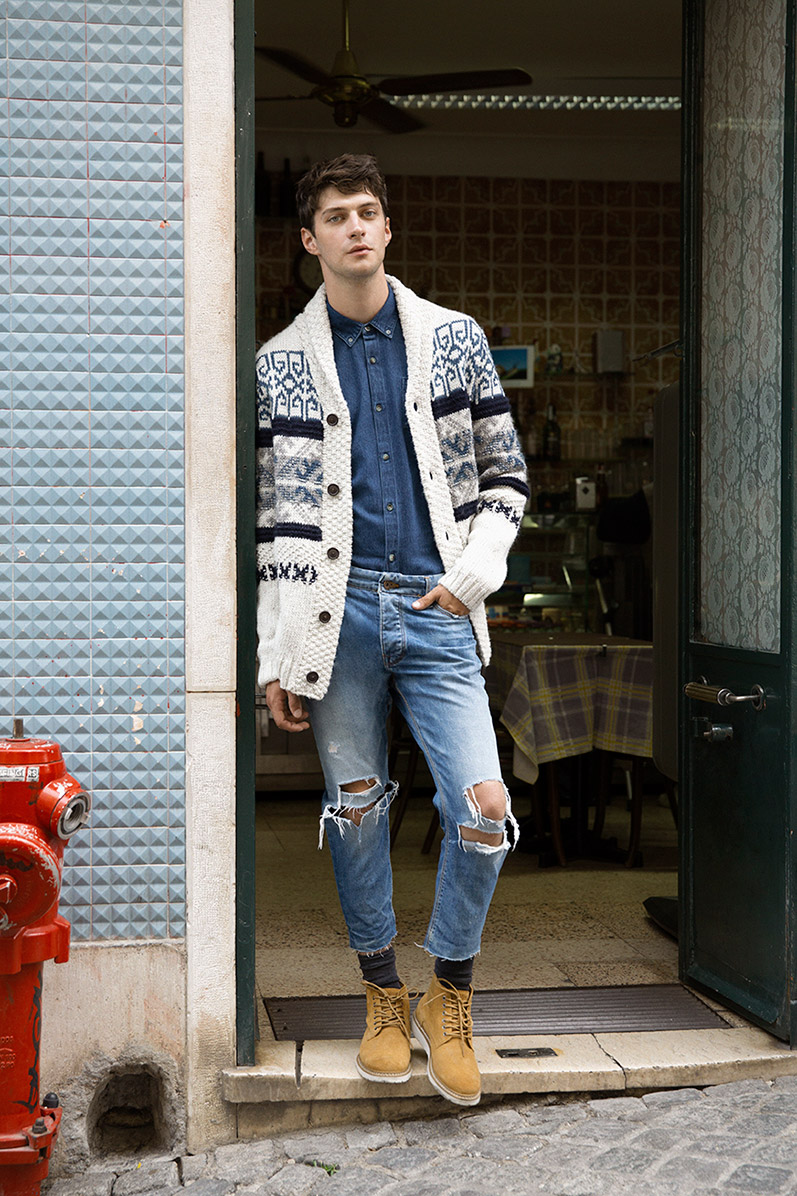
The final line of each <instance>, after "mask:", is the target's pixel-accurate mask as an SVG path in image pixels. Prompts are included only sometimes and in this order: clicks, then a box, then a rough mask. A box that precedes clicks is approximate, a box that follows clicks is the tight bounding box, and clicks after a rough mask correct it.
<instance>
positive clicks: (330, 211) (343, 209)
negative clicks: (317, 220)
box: [319, 199, 379, 216]
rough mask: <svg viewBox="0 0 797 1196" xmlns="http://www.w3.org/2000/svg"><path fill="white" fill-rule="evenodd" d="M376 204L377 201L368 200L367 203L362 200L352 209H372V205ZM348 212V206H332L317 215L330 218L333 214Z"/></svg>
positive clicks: (349, 209)
mask: <svg viewBox="0 0 797 1196" xmlns="http://www.w3.org/2000/svg"><path fill="white" fill-rule="evenodd" d="M378 203H379V200H378V199H369V200H367V201H366V200H364V201H363V203H359V204H355V205H354V207H355V208H372V207H374V205H376V204H378ZM349 211H351V208H350V207H349V205H348V204H333V205H332V206H331V207H329V208H322V209H321V211H320V213H319V215H321V216H330V215H334V213H335V212H349Z"/></svg>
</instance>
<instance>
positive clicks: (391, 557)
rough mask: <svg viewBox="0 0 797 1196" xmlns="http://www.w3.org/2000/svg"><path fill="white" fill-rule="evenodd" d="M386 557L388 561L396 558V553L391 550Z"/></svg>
mask: <svg viewBox="0 0 797 1196" xmlns="http://www.w3.org/2000/svg"><path fill="white" fill-rule="evenodd" d="M387 559H388V560H389V561H395V559H396V554H395V552H391V553H390V555H389V556H388V558H387Z"/></svg>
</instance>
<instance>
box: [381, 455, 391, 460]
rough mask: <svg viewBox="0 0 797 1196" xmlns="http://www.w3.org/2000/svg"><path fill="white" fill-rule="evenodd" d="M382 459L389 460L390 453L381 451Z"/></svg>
mask: <svg viewBox="0 0 797 1196" xmlns="http://www.w3.org/2000/svg"><path fill="white" fill-rule="evenodd" d="M382 460H383V461H389V460H390V453H382Z"/></svg>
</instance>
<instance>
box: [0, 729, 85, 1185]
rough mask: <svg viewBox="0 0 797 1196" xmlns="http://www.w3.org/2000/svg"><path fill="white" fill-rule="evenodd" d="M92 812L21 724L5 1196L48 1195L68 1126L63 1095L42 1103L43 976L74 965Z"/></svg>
mask: <svg viewBox="0 0 797 1196" xmlns="http://www.w3.org/2000/svg"><path fill="white" fill-rule="evenodd" d="M90 807H91V801H90V799H89V797H88V794H86V793H85V792H84V791H83V789H82V788H81V786H80V785H79V784H78V782H77V781H76V780H75V779H74V778H73V777H71V776H69V774H68V773H67V771H66V768H65V766H64V761H63V759H62V757H61V749H60V748H59V746H58V744H57V743H52V742H51V741H50V740H48V739H26V738H25V737H24V734H23V729H22V720H21V719H15V720H14V734H13V737H12V738H11V739H0V1196H39V1191H40V1186H41V1181H42V1180H43V1179H44V1178H45V1176H46V1175H47V1170H48V1168H49V1165H50V1163H49V1161H50V1155H51V1154H52V1149H53V1143H54V1142H55V1137H56V1134H57V1133H58V1126H59V1124H60V1121H61V1109H60V1107H59V1102H58V1097H57V1096H55V1095H54V1094H53V1093H47V1095H46V1096H45V1097H44V1098H43V1099H40V1098H39V1047H40V1044H41V1029H42V972H43V963H44V960H46V959H54V960H55V962H56V963H65V962H66V960H67V959H68V958H69V923H68V922H67V921H66V919H65V918H62V917H61V916H60V914H59V913H58V897H59V894H60V891H61V871H62V868H63V858H64V844H65V843H66V841H67V839H69V837H70V836H71V835H72V834H74V832H75V831H76V830H78V829H79V828H80V827H81V826H83V824H84V823H85V821H86V819H87V817H88V812H89V809H90Z"/></svg>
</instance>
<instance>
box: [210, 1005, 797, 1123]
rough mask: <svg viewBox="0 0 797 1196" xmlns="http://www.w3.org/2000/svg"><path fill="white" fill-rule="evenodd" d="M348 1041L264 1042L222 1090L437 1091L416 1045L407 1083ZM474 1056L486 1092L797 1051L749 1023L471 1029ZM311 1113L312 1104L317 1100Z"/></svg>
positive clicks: (680, 1076)
mask: <svg viewBox="0 0 797 1196" xmlns="http://www.w3.org/2000/svg"><path fill="white" fill-rule="evenodd" d="M358 1045H359V1044H358V1043H357V1042H355V1041H352V1040H345V1041H319V1042H306V1043H305V1044H304V1048H303V1050H302V1055H301V1061H300V1078H299V1083H298V1084H297V1059H296V1050H295V1046H294V1043H292V1042H274V1041H270V1042H261V1043H260V1044H259V1046H258V1062H257V1063H256V1064H255V1066H254V1067H235V1068H228V1069H225V1070H223V1071H222V1073H221V1074H222V1093H223V1096H224V1099H225V1100H227V1101H229V1102H231V1103H233V1104H236V1105H253V1104H259V1103H261V1102H266V1101H267V1102H279V1101H285V1102H293V1103H295V1102H297V1101H298V1102H303V1101H313V1102H324V1101H330V1102H336V1101H342V1100H346V1101H359V1100H362V1101H363V1102H368V1101H381V1100H386V1099H390V1100H399V1101H400V1100H401V1098H408V1099H410V1098H412V1099H417V1098H419V1097H429V1096H434V1095H436V1094H435V1092H434V1089H433V1088H432V1086H431V1084H430V1083H429V1081H428V1079H427V1076H426V1058H425V1056H424V1054H423V1052H422V1051H420V1050H413V1070H412V1076H411V1077H410V1079H409V1080H408V1081H407V1082H406V1083H404V1084H374V1083H370V1082H369V1081H367V1080H363V1079H362V1078H361V1077H360V1076H358V1074H357V1071H356V1068H355V1063H354V1060H355V1057H356V1054H357V1048H358ZM506 1047H514V1048H517V1047H549V1048H552V1049H553V1050H554V1051H556V1054H555V1055H554V1056H547V1057H542V1058H531V1059H517V1058H510V1059H502V1058H500V1057H499V1056H498V1055H497V1054H496V1050H497V1049H498V1048H506ZM474 1048H475V1050H476V1057H477V1059H478V1062H479V1068H480V1070H481V1073H482V1088H483V1092H484V1094H485V1095H486V1096H494V1095H506V1094H509V1093H529V1094H532V1093H556V1092H561V1093H586V1092H608V1091H623V1090H627V1089H647V1090H651V1089H656V1088H681V1087H684V1088H685V1087H703V1086H705V1085H710V1084H724V1083H728V1082H730V1081H731V1080H739V1079H748V1078H757V1079H773V1078H774V1077H775V1076H780V1075H794V1074H797V1051H790V1050H789V1048H788V1047H787V1046H785V1044H783V1043H781V1042H779V1041H778V1040H777V1039H775V1038H772V1037H771V1035H769V1034H767V1033H766V1031H764V1030H759V1029H757V1028H755V1027H752V1026H745V1027H742V1028H729V1029H727V1030H669V1031H656V1032H649V1033H629V1034H569V1035H551V1036H542V1035H540V1036H533V1037H531V1036H530V1037H522V1036H512V1037H511V1038H487V1037H477V1038H476V1039H475V1040H474ZM314 1109H315V1111H316V1117H317V1114H318V1106H317V1105H315V1106H314Z"/></svg>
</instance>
